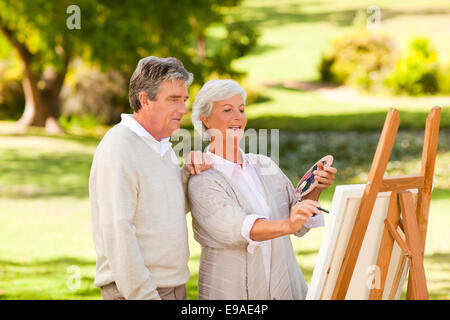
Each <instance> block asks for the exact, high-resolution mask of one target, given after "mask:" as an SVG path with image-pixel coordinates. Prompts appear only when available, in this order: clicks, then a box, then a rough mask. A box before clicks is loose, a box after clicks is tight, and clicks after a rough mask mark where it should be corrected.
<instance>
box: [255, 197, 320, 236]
mask: <svg viewBox="0 0 450 320" xmlns="http://www.w3.org/2000/svg"><path fill="white" fill-rule="evenodd" d="M319 206H320V204H319V203H318V202H317V201H313V200H303V201H301V202H298V203H296V204H295V205H293V206H292V209H291V212H290V215H289V218H288V219H283V220H273V221H270V220H266V219H258V220H256V221H255V223H254V224H253V227H252V229H251V230H250V238H251V239H252V240H253V241H265V240H271V239H274V238H278V237H281V236H285V235H288V234H292V233H295V232H297V231H299V230H300V229H301V228H302V227H303V224H305V222H306V221H308V219H309V218H310V217H311V216H312V215H313V214H314V213H315V214H320V213H321V212H320V210H319V209H318V207H319Z"/></svg>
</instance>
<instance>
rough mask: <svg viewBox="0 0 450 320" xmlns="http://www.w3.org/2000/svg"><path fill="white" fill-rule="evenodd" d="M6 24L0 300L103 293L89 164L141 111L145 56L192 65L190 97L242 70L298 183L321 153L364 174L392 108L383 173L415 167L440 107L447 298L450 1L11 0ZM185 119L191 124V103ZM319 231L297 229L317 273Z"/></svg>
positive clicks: (430, 261) (0, 52) (0, 107)
mask: <svg viewBox="0 0 450 320" xmlns="http://www.w3.org/2000/svg"><path fill="white" fill-rule="evenodd" d="M0 31H1V32H0V299H100V298H101V295H100V290H99V289H98V288H95V287H94V285H93V280H94V277H95V260H96V256H95V252H94V248H93V242H92V235H91V220H90V219H91V217H90V205H89V192H88V178H89V170H90V166H91V161H92V157H93V154H94V152H95V149H96V147H97V145H98V143H99V141H100V139H101V138H102V136H103V135H104V134H105V132H106V131H107V130H108V129H109V128H110V127H111V126H113V125H114V124H116V123H117V122H119V121H120V114H121V113H132V110H131V108H130V107H129V104H128V98H127V93H128V81H129V77H130V75H131V73H132V72H133V70H134V68H135V66H136V64H137V61H138V60H139V59H140V58H142V57H145V56H148V55H155V56H162V57H167V56H174V57H177V58H179V59H180V60H181V61H182V62H183V63H184V65H185V67H186V68H187V69H188V70H189V71H191V72H193V73H194V79H195V82H194V84H193V85H192V86H191V88H190V96H191V99H190V101H189V107H190V105H191V104H192V101H193V98H194V97H195V95H196V93H197V92H198V90H199V89H200V86H201V85H202V84H203V83H204V82H205V81H207V80H210V79H216V78H233V79H235V80H237V81H239V82H240V83H241V84H242V86H243V87H244V88H245V89H246V91H247V93H248V100H247V107H246V114H247V117H248V125H247V128H254V129H280V133H279V136H280V139H279V142H280V143H279V153H280V163H279V164H280V167H281V168H282V169H283V171H284V172H285V173H286V174H287V175H288V177H289V178H290V179H291V181H292V183H293V184H294V185H296V184H297V181H298V179H299V178H300V177H301V176H302V175H303V174H304V172H305V171H306V170H307V169H309V168H310V167H311V166H312V165H313V164H314V163H315V161H317V160H318V159H319V158H320V157H322V156H323V155H326V154H332V155H334V158H335V162H334V166H335V167H336V168H337V169H338V170H339V172H338V175H337V176H336V184H337V185H339V184H352V183H365V182H366V181H367V176H368V172H369V168H370V164H371V162H372V158H373V155H374V152H375V148H376V145H377V142H378V139H379V136H380V132H381V128H382V126H383V122H384V119H385V116H386V112H387V111H388V109H389V108H390V107H395V108H397V109H399V110H400V119H401V124H400V130H399V133H398V136H397V139H396V142H395V146H394V150H393V152H392V155H391V158H390V163H389V166H388V170H387V172H388V174H390V175H394V174H415V173H418V172H419V168H420V160H421V153H422V145H423V132H424V125H425V119H426V116H427V114H428V112H429V111H430V109H431V108H432V107H433V106H436V105H438V106H441V107H442V115H441V131H440V135H439V146H438V154H437V159H436V169H435V179H434V191H433V196H432V201H431V209H430V218H429V226H428V235H427V243H426V249H425V270H426V275H427V283H428V289H429V293H430V298H431V299H448V298H450V232H449V231H450V215H449V214H448V213H449V209H448V208H450V177H449V174H450V41H449V39H450V2H449V1H445V0H440V1H439V0H428V1H424V0H423V1H418V0H408V1H365V0H345V1H335V0H315V1H299V0H297V1H294V0H277V1H275V0H224V1H215V0H198V1H194V0H185V1H175V0H165V1H156V0H155V1H149V0H138V1H132V2H131V1H130V2H123V1H119V0H109V1H106V0H89V1H88V0H80V1H72V0H71V1H66V0H64V1H56V0H35V1H31V0H30V1H7V0H6V1H5V0H0ZM182 126H183V127H184V128H186V129H188V130H191V131H192V130H193V128H192V124H191V117H190V114H188V115H186V116H185V117H184V119H183V123H182ZM174 144H176V142H175V141H174ZM269 149H270V148H269ZM179 160H180V164H182V163H183V161H184V159H183V158H180V159H179ZM334 188H335V186H333V187H330V188H329V189H328V190H326V192H324V194H323V195H322V197H321V203H322V206H323V207H325V208H329V207H330V204H331V200H332V196H333V193H334ZM188 223H189V234H190V243H189V244H190V249H191V260H190V262H189V267H190V270H191V278H190V281H189V282H188V298H189V299H197V279H198V266H199V257H200V248H199V246H198V244H197V243H196V242H195V241H194V240H193V238H192V230H191V226H190V216H188ZM322 236H323V228H320V229H318V230H312V231H310V232H309V233H308V234H307V235H306V236H304V237H303V238H300V239H297V238H295V237H293V238H292V239H293V243H294V249H295V251H296V254H297V259H298V262H299V264H300V267H301V269H302V271H303V273H304V275H305V278H306V280H307V282H309V280H310V279H311V276H312V272H313V269H314V265H315V261H316V258H317V253H318V249H319V247H320V242H321V239H322ZM403 297H404V295H403Z"/></svg>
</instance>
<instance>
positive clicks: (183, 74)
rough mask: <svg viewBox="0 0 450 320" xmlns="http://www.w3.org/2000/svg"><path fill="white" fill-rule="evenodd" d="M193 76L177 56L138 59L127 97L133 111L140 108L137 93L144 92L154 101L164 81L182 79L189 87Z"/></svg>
mask: <svg viewBox="0 0 450 320" xmlns="http://www.w3.org/2000/svg"><path fill="white" fill-rule="evenodd" d="M193 79H194V76H193V75H192V73H190V72H188V71H187V70H186V69H185V68H184V66H183V63H181V61H180V60H178V59H177V58H172V57H169V58H159V57H153V56H149V57H146V58H143V59H141V60H139V62H138V64H137V67H136V70H134V72H133V75H132V76H131V79H130V89H129V91H128V99H129V101H130V105H131V107H132V108H133V110H134V111H135V112H138V111H139V109H141V103H140V101H139V94H140V93H141V92H142V91H143V92H145V93H146V94H147V95H148V96H149V98H150V100H152V101H155V100H156V96H157V95H158V92H159V90H160V88H161V83H163V82H164V81H174V80H183V81H184V83H185V85H186V86H187V87H189V86H190V85H191V83H192V80H193Z"/></svg>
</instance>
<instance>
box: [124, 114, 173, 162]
mask: <svg viewBox="0 0 450 320" xmlns="http://www.w3.org/2000/svg"><path fill="white" fill-rule="evenodd" d="M120 117H121V119H122V121H120V123H119V124H120V125H124V126H127V127H128V128H129V129H130V130H131V131H133V132H134V133H135V134H136V135H137V136H139V137H141V138H142V139H143V140H144V141H145V142H146V143H147V144H148V145H149V146H150V147H151V148H152V149H153V150H155V152H156V153H158V154H159V155H160V156H161V157H163V156H164V154H165V153H166V152H167V151H168V150H171V153H172V154H171V158H172V161H174V163H176V164H178V160H177V157H176V155H175V152H174V151H173V149H172V143H171V142H170V137H167V138H163V139H161V141H158V140H156V139H155V138H154V137H153V136H152V135H151V134H150V133H149V132H148V131H147V130H145V129H144V127H143V126H141V125H140V124H139V122H137V121H136V119H134V118H133V115H132V114H126V113H122V114H121V115H120Z"/></svg>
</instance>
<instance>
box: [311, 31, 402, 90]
mask: <svg viewBox="0 0 450 320" xmlns="http://www.w3.org/2000/svg"><path fill="white" fill-rule="evenodd" d="M396 56H397V54H396V50H395V45H394V41H393V40H392V39H391V38H390V37H388V36H387V35H381V34H376V33H368V32H357V33H355V34H351V35H347V36H344V37H341V38H338V39H336V40H334V41H333V42H332V48H331V52H330V53H329V54H324V55H323V56H322V59H321V62H320V65H319V73H320V79H321V80H322V81H326V82H334V83H337V84H354V85H358V86H362V87H364V88H366V89H369V88H370V87H371V85H372V84H373V82H374V80H375V79H377V78H380V77H381V75H382V74H384V73H386V72H387V70H389V69H390V68H392V67H393V66H394V64H395V61H396Z"/></svg>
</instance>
